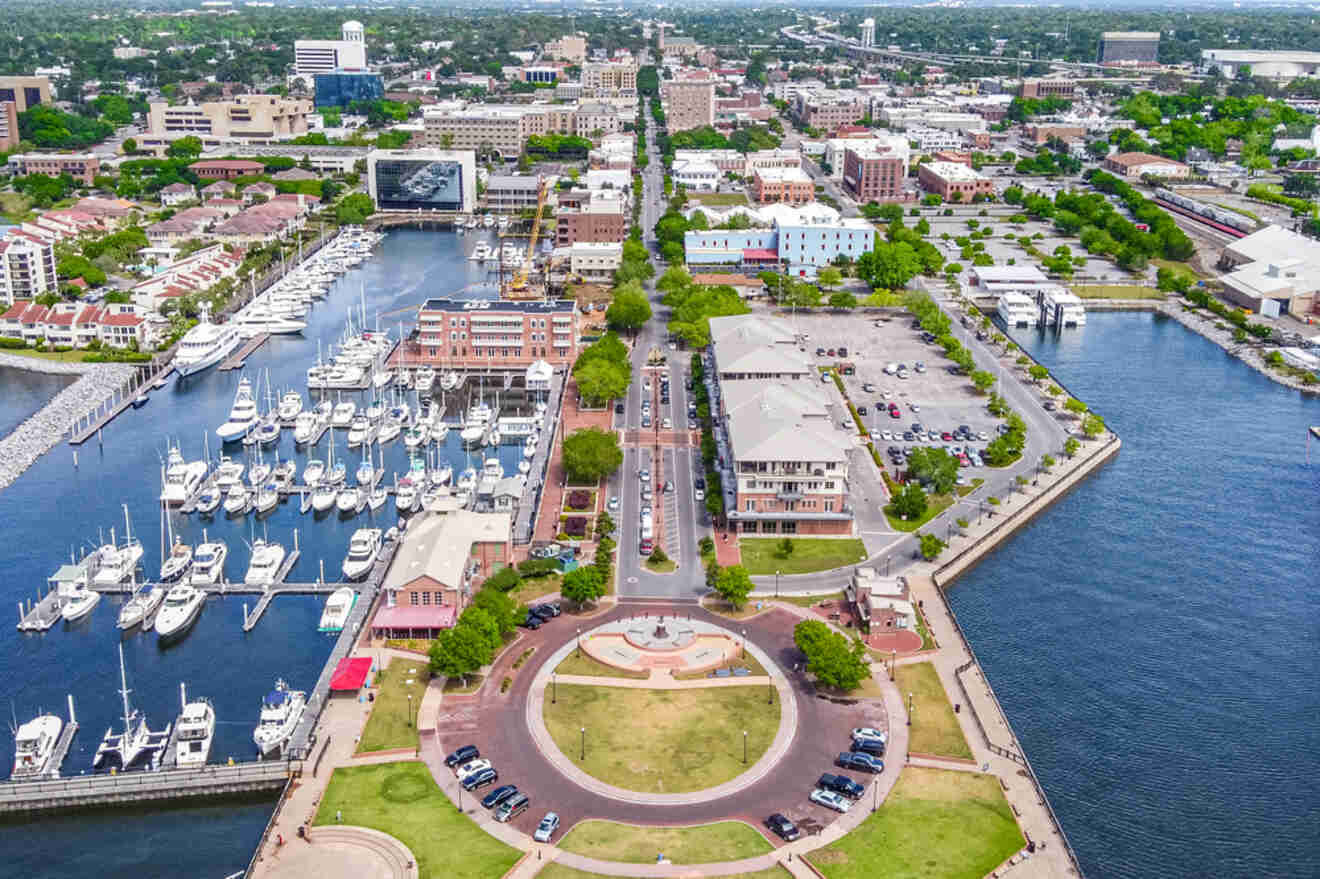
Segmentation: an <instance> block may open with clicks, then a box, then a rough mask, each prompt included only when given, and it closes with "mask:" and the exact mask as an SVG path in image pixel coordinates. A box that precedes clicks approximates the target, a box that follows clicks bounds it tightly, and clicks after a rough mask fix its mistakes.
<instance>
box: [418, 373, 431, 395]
mask: <svg viewBox="0 0 1320 879" xmlns="http://www.w3.org/2000/svg"><path fill="white" fill-rule="evenodd" d="M434 385H435V370H434V369H432V368H431V367H429V366H423V367H422V368H421V369H419V370H417V381H416V388H417V393H419V394H429V393H431V388H432V387H433V386H434Z"/></svg>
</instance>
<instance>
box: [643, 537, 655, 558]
mask: <svg viewBox="0 0 1320 879" xmlns="http://www.w3.org/2000/svg"><path fill="white" fill-rule="evenodd" d="M653 549H655V544H654V543H652V542H651V541H650V540H649V539H648V540H643V541H642V545H641V547H640V551H641V553H642V555H650V554H651V550H653Z"/></svg>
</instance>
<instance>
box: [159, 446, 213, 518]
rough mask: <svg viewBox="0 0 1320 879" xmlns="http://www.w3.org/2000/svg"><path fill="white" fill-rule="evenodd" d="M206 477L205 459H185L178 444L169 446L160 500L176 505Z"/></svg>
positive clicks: (186, 497) (185, 498)
mask: <svg viewBox="0 0 1320 879" xmlns="http://www.w3.org/2000/svg"><path fill="white" fill-rule="evenodd" d="M205 478H206V462H205V461H185V460H184V459H183V453H182V452H180V451H179V447H178V446H170V451H169V455H168V457H167V459H166V462H165V485H164V487H163V488H162V489H161V492H160V499H161V501H162V502H164V503H167V504H170V505H171V506H177V505H179V504H181V503H183V502H184V501H186V500H187V499H188V498H189V496H191V495H192V493H193V492H194V491H196V490H197V486H199V485H201V484H202V480H203V479H205Z"/></svg>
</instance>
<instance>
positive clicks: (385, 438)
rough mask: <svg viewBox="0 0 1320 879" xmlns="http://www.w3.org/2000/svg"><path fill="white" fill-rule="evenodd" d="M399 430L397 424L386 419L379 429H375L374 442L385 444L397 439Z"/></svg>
mask: <svg viewBox="0 0 1320 879" xmlns="http://www.w3.org/2000/svg"><path fill="white" fill-rule="evenodd" d="M399 430H400V428H399V422H397V421H394V420H392V419H389V418H386V419H385V420H384V421H382V422H381V423H380V427H378V428H376V442H377V443H387V442H390V441H391V440H394V439H397V438H398V436H399Z"/></svg>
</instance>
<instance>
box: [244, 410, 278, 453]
mask: <svg viewBox="0 0 1320 879" xmlns="http://www.w3.org/2000/svg"><path fill="white" fill-rule="evenodd" d="M251 436H252V439H254V440H255V441H256V442H257V443H259V444H260V445H263V446H273V445H275V443H277V442H279V440H280V422H279V421H278V420H277V419H276V417H275V413H274V412H271V413H268V414H267V415H266V416H265V417H264V418H262V419H261V420H260V421H258V422H257V426H256V427H254V428H253V429H252V434H251Z"/></svg>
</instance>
